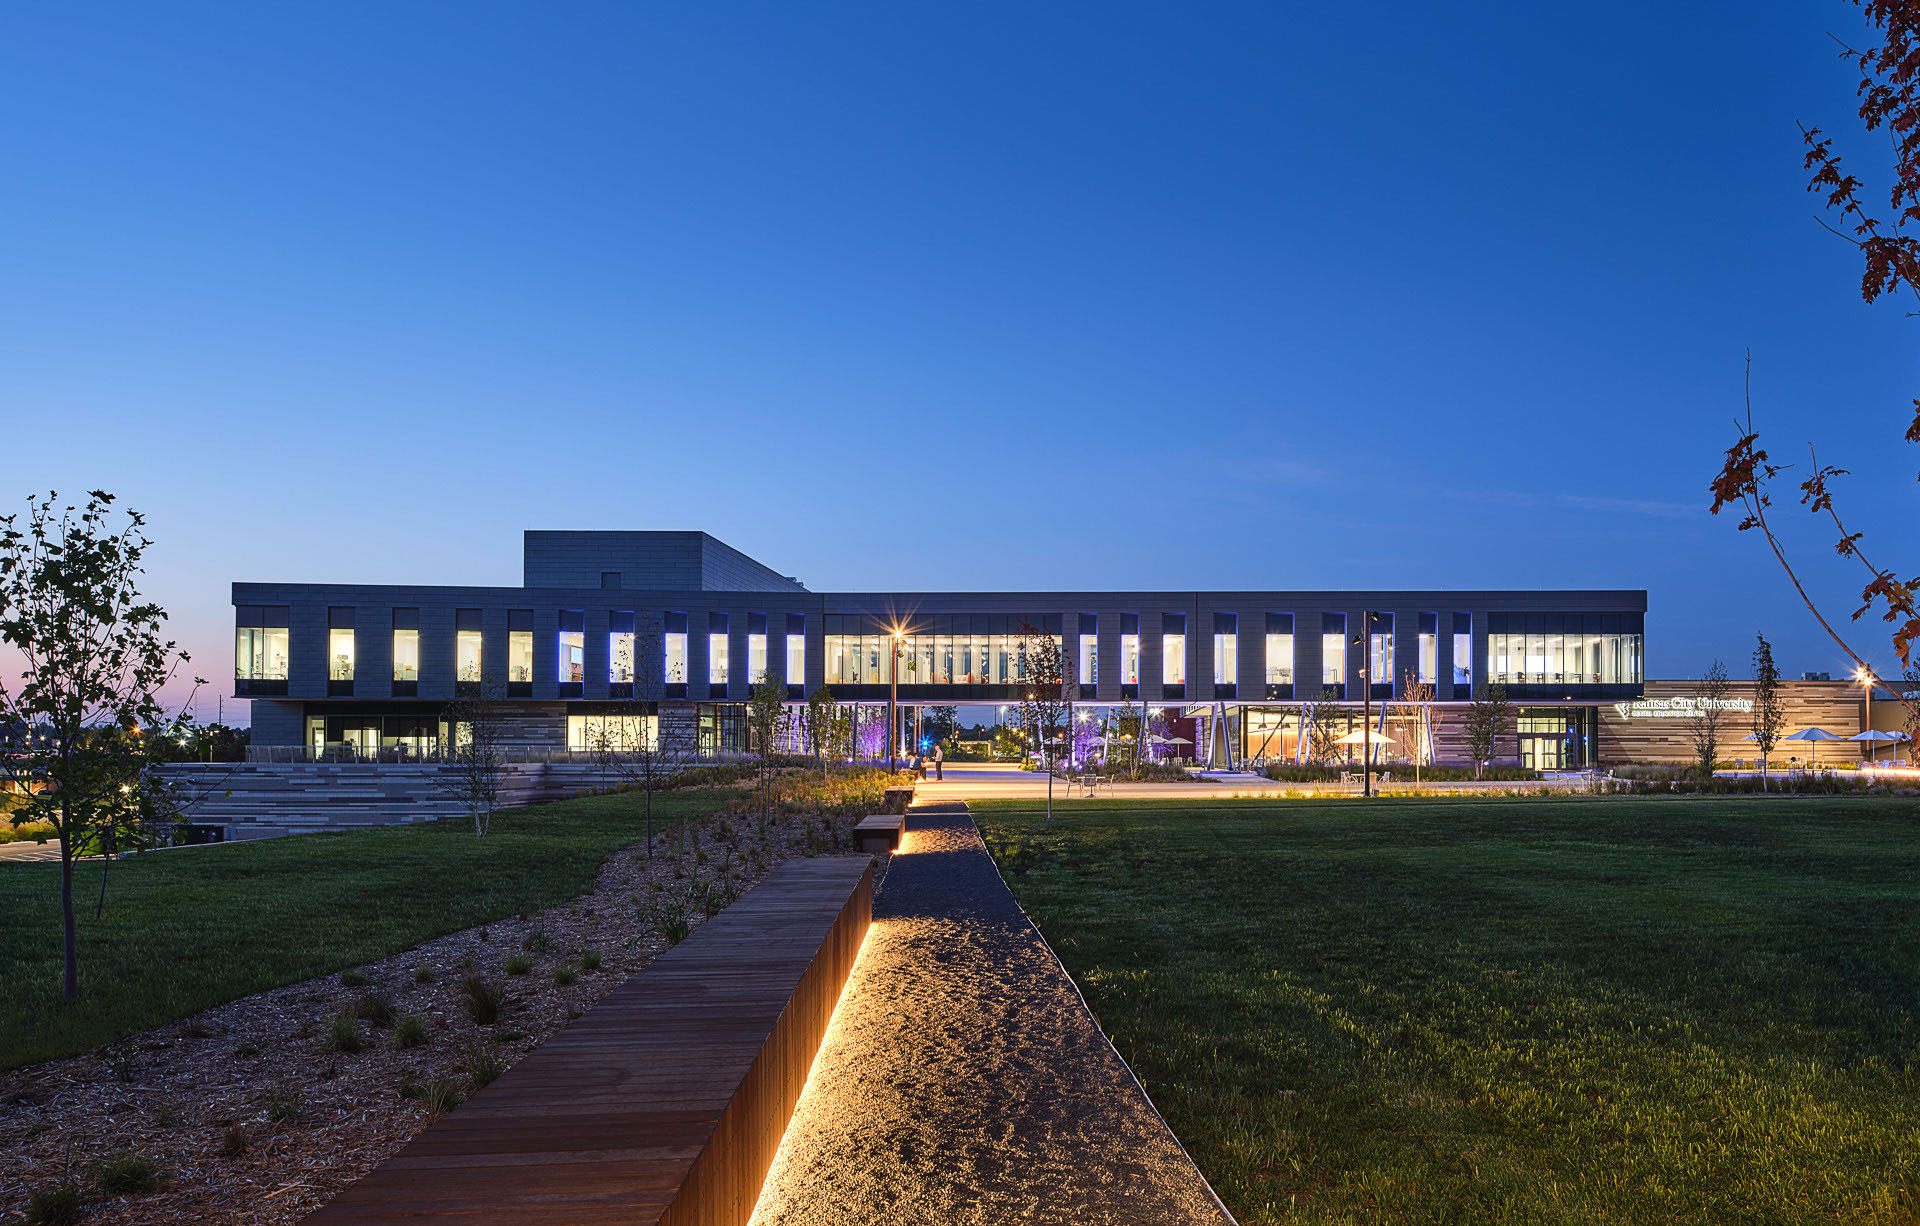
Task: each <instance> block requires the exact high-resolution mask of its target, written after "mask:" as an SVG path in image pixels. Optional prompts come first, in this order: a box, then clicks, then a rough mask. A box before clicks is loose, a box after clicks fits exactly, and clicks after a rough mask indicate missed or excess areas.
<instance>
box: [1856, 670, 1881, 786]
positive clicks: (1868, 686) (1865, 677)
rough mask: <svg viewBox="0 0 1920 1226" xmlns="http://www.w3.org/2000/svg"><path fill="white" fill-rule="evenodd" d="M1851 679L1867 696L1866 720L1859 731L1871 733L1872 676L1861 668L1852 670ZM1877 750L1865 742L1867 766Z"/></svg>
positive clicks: (1873, 745) (1871, 743)
mask: <svg viewBox="0 0 1920 1226" xmlns="http://www.w3.org/2000/svg"><path fill="white" fill-rule="evenodd" d="M1853 679H1854V680H1855V681H1858V682H1859V683H1860V684H1861V686H1862V687H1864V689H1865V690H1866V696H1867V718H1866V722H1865V726H1864V727H1863V728H1862V729H1861V731H1863V732H1872V731H1873V674H1872V673H1870V672H1868V671H1867V670H1866V668H1865V667H1864V666H1863V667H1860V668H1856V669H1854V670H1853ZM1878 748H1880V747H1879V746H1878V745H1876V744H1874V743H1873V742H1872V741H1868V742H1867V762H1868V764H1869V765H1871V764H1872V763H1873V761H1874V757H1873V754H1874V751H1875V750H1876V749H1878Z"/></svg>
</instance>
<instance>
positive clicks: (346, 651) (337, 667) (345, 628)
mask: <svg viewBox="0 0 1920 1226" xmlns="http://www.w3.org/2000/svg"><path fill="white" fill-rule="evenodd" d="M327 693H328V694H329V695H332V696H336V697H337V696H348V697H351V696H352V694H353V608H352V606H350V605H348V606H335V607H333V608H330V609H328V610H327Z"/></svg>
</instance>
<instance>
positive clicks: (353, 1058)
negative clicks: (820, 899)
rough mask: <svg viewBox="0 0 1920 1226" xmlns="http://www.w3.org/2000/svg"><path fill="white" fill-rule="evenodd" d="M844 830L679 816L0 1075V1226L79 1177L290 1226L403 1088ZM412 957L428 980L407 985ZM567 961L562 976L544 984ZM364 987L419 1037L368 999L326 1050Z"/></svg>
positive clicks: (608, 984)
mask: <svg viewBox="0 0 1920 1226" xmlns="http://www.w3.org/2000/svg"><path fill="white" fill-rule="evenodd" d="M850 830H851V823H850V822H849V821H847V820H844V819H828V818H821V817H804V816H787V817H776V818H773V819H771V820H770V821H766V822H762V821H761V820H760V819H758V818H756V817H753V816H751V815H744V816H743V815H739V814H734V815H719V816H715V817H709V818H705V819H702V820H699V821H697V822H688V823H685V824H683V825H682V826H679V827H676V828H675V829H674V830H672V831H670V832H668V833H665V834H662V835H659V836H657V837H656V838H655V840H654V848H653V857H652V859H651V861H649V860H648V858H647V857H646V855H645V851H646V849H645V847H644V845H643V844H635V845H633V846H632V847H628V848H626V849H624V850H622V851H620V852H618V853H616V854H615V855H613V856H612V857H610V858H609V859H608V861H607V863H606V864H605V865H603V866H602V867H601V871H600V874H599V877H598V879H597V880H596V882H595V884H594V888H593V889H592V890H590V891H589V892H587V893H585V894H582V895H581V896H580V897H578V898H576V899H574V900H573V901H571V902H569V903H567V904H565V905H563V906H559V907H555V908H553V909H551V910H548V911H543V912H537V913H532V914H527V915H522V916H519V917H517V918H513V919H508V920H504V921H498V922H495V923H491V924H487V925H485V926H483V927H479V928H470V929H467V930H466V931H464V932H456V933H452V934H450V935H448V936H444V937H440V938H438V939H436V940H432V941H428V942H426V943H425V944H423V945H419V946H416V947H414V948H412V949H409V950H406V951H404V952H402V953H398V954H395V955H393V956H392V957H389V958H385V959H382V960H381V961H379V962H375V963H371V964H369V965H367V966H365V967H362V968H360V972H361V974H362V975H364V977H365V983H364V985H363V986H351V987H350V986H348V985H346V984H344V983H342V982H341V979H339V978H327V979H310V980H307V981H306V982H304V983H296V984H292V985H289V986H287V987H284V988H276V989H274V990H273V991H269V992H262V993H260V994H258V995H255V996H249V997H245V998H243V999H241V1000H236V1001H233V1002H231V1003H229V1004H226V1005H222V1006H220V1007H218V1008H214V1009H209V1010H207V1011H205V1012H203V1013H200V1014H197V1015H195V1016H193V1017H191V1018H188V1019H185V1020H183V1021H181V1022H179V1023H176V1024H174V1025H171V1026H167V1027H165V1028H162V1029H159V1030H153V1031H148V1032H147V1033H145V1034H141V1035H136V1036H134V1037H133V1038H132V1039H130V1040H127V1041H126V1042H124V1043H122V1044H116V1045H114V1046H113V1047H110V1048H106V1049H102V1050H101V1051H97V1052H93V1053H89V1054H87V1055H84V1056H75V1057H72V1058H69V1059H63V1060H53V1061H49V1062H47V1063H45V1064H39V1065H33V1066H29V1067H26V1068H21V1069H15V1070H13V1071H11V1072H8V1073H0V1222H7V1221H11V1220H12V1219H13V1218H14V1217H15V1216H16V1215H19V1214H21V1213H23V1212H25V1211H26V1208H27V1204H28V1199H29V1197H30V1196H31V1195H32V1193H33V1192H35V1191H36V1190H40V1189H44V1188H50V1187H54V1186H57V1185H59V1184H61V1183H63V1182H68V1181H71V1182H72V1183H75V1184H77V1185H79V1186H80V1187H81V1188H82V1189H83V1195H84V1196H85V1197H86V1199H87V1200H88V1205H87V1208H86V1210H85V1211H84V1213H83V1215H82V1219H81V1220H83V1221H86V1222H89V1223H121V1222H127V1223H131V1222H143V1223H145V1222H228V1223H246V1224H247V1226H278V1224H281V1223H292V1222H296V1221H298V1220H299V1219H300V1218H301V1217H302V1216H303V1215H305V1214H307V1213H309V1212H311V1211H312V1210H313V1209H315V1208H317V1207H318V1206H319V1205H321V1204H323V1203H324V1202H326V1201H327V1200H328V1199H329V1198H330V1197H332V1196H333V1195H334V1194H336V1193H337V1192H339V1191H340V1190H341V1189H342V1188H344V1187H346V1186H347V1185H348V1184H350V1183H352V1182H353V1181H354V1180H356V1179H358V1178H359V1177H360V1176H361V1175H363V1174H365V1173H366V1172H367V1171H369V1170H371V1169H372V1168H373V1167H374V1166H376V1165H377V1164H379V1163H380V1162H381V1161H382V1160H383V1159H385V1158H387V1157H388V1156H390V1155H391V1154H393V1153H394V1152H395V1151H397V1150H398V1149H400V1147H401V1146H402V1145H404V1144H405V1143H406V1142H407V1140H408V1139H410V1138H411V1137H412V1136H413V1135H414V1134H415V1133H417V1132H419V1131H420V1130H421V1129H423V1128H424V1127H426V1125H427V1124H428V1123H429V1122H430V1121H431V1120H432V1119H433V1115H432V1114H431V1112H430V1111H429V1108H428V1106H427V1105H425V1104H423V1102H422V1101H421V1098H422V1095H421V1093H420V1089H421V1088H422V1087H430V1086H435V1083H440V1084H439V1085H438V1086H437V1087H436V1088H438V1089H440V1090H442V1091H445V1090H453V1091H455V1092H456V1093H458V1094H459V1095H461V1096H464V1095H466V1094H470V1093H471V1092H472V1091H473V1089H475V1088H477V1085H478V1084H483V1083H484V1081H485V1080H487V1079H488V1078H489V1074H491V1075H498V1072H499V1071H501V1070H503V1069H504V1068H506V1067H507V1066H510V1065H511V1064H512V1063H513V1062H514V1061H515V1060H517V1059H519V1058H520V1057H521V1056H522V1055H524V1054H526V1053H527V1052H528V1051H530V1050H532V1049H533V1048H534V1047H536V1046H538V1045H539V1044H540V1043H541V1042H542V1041H543V1040H545V1039H546V1038H547V1037H548V1036H549V1035H551V1034H553V1033H554V1032H555V1031H556V1030H558V1029H559V1028H560V1027H562V1026H565V1025H566V1024H567V1023H568V1022H569V1021H572V1020H573V1019H575V1018H577V1017H579V1016H580V1015H581V1014H582V1013H583V1012H584V1011H585V1010H586V1009H587V1008H589V1007H590V1006H591V1005H592V1004H593V1003H594V1002H595V1001H597V1000H598V999H599V998H600V997H601V996H603V995H605V994H606V993H607V992H609V991H611V990H612V989H613V988H615V987H617V986H618V985H619V984H620V983H622V982H623V981H624V980H626V979H627V978H628V977H629V976H630V975H632V974H633V973H634V972H635V971H637V970H639V969H640V968H641V967H644V966H645V965H646V964H647V963H648V962H650V961H652V960H653V958H654V957H655V956H656V955H657V954H659V953H660V951H661V950H663V949H665V948H666V947H667V939H666V935H665V934H664V932H663V928H664V927H666V926H667V925H663V923H662V921H661V919H660V916H662V915H672V914H684V915H685V917H686V919H687V920H688V921H689V922H690V923H691V924H693V925H698V924H700V923H701V922H703V921H704V919H705V918H706V907H705V905H704V903H702V902H699V901H693V902H689V901H688V900H689V895H690V893H693V894H695V895H697V893H698V887H699V886H702V885H706V886H710V887H711V888H712V889H713V891H714V896H713V902H714V904H715V910H716V911H717V910H718V909H719V907H720V905H721V904H722V903H723V902H724V901H727V900H729V890H731V892H732V895H733V896H737V894H738V893H743V892H745V891H746V890H747V889H749V888H751V887H752V886H753V885H754V884H755V883H757V882H758V881H759V880H760V879H761V878H762V877H764V876H765V875H766V874H767V872H768V870H770V869H771V868H772V867H773V866H774V865H776V864H778V863H780V862H781V861H783V860H786V859H789V858H792V857H795V856H802V855H808V854H814V853H818V852H834V853H839V854H847V853H850V852H851V851H852V841H851V836H850ZM880 859H881V863H880V867H879V870H877V871H884V869H885V864H886V857H884V856H882V857H881V858H880ZM589 951H597V952H598V954H599V955H600V958H601V961H600V965H599V967H598V969H596V970H586V969H584V968H583V966H582V961H581V956H582V955H583V954H588V953H589ZM516 956H518V957H523V958H525V959H527V960H528V961H530V962H531V964H532V965H531V968H530V969H529V970H528V972H527V973H526V974H524V975H513V974H509V973H507V969H506V964H507V962H508V960H509V959H510V958H514V957H516ZM423 967H424V968H426V971H425V974H427V975H429V976H430V978H428V979H420V978H416V975H417V974H419V973H421V972H420V968H423ZM556 969H559V970H560V976H559V977H558V978H556V975H555V971H556ZM569 971H570V972H572V973H573V974H574V975H575V976H576V977H575V978H574V979H573V981H572V982H571V983H567V982H562V980H564V979H565V978H566V976H567V974H568V972H569ZM469 974H478V975H481V976H484V977H485V979H487V980H488V981H490V982H491V983H493V984H494V985H497V986H501V987H504V988H505V989H506V991H507V995H508V999H507V1002H506V1004H505V1006H504V1007H503V1008H502V1010H501V1012H500V1016H499V1018H498V1020H497V1021H496V1022H495V1023H494V1024H491V1025H478V1024H476V1023H475V1022H474V1020H473V1019H472V1018H471V1017H470V1016H469V1008H468V997H467V996H466V995H465V994H463V992H462V981H463V979H464V978H465V977H466V976H468V975H469ZM369 998H375V999H377V1000H378V1001H380V1002H385V1004H387V1005H389V1006H390V1007H391V1010H392V1013H393V1014H394V1015H395V1016H396V1017H399V1016H404V1015H408V1014H413V1015H417V1016H418V1017H419V1018H421V1019H422V1020H423V1021H424V1028H425V1033H426V1036H427V1041H426V1042H425V1043H423V1044H422V1045H420V1046H417V1047H412V1048H407V1049H402V1048H400V1047H399V1046H397V1045H396V1042H395V1037H396V1030H395V1028H394V1025H393V1024H392V1023H390V1022H385V1018H384V1014H383V1012H382V1010H381V1009H380V1007H379V1005H378V1004H365V1005H363V1007H361V1008H360V1009H359V1010H358V1012H360V1013H361V1014H362V1015H363V1018H362V1019H357V1020H356V1021H355V1023H354V1029H355V1031H356V1032H357V1033H358V1034H359V1036H360V1037H361V1039H362V1041H363V1043H364V1046H363V1047H362V1048H361V1050H359V1051H357V1052H347V1051H341V1050H337V1049H336V1045H335V1044H334V1042H333V1040H332V1036H333V1033H334V1031H335V1029H336V1026H338V1025H340V1023H338V1021H337V1019H338V1018H339V1016H340V1015H341V1013H342V1010H343V1009H353V1008H354V1006H355V1005H356V1003H357V1002H366V1001H368V1000H369ZM381 1023H385V1024H381ZM123 1074H125V1075H126V1076H127V1077H129V1078H130V1079H129V1080H122V1079H121V1078H122V1075H123ZM127 1151H132V1152H134V1153H138V1154H141V1155H145V1156H147V1157H149V1158H151V1159H153V1160H154V1161H155V1163H156V1164H157V1165H158V1167H159V1170H160V1184H159V1188H158V1190H157V1191H153V1192H149V1193H146V1194H143V1195H132V1196H125V1195H123V1196H109V1195H106V1194H104V1193H101V1192H99V1191H98V1190H97V1189H96V1188H95V1187H94V1186H93V1185H94V1178H93V1175H94V1172H95V1170H96V1169H97V1167H98V1165H99V1163H100V1162H101V1161H102V1160H103V1159H105V1158H107V1157H109V1156H110V1155H113V1154H117V1153H124V1152H127Z"/></svg>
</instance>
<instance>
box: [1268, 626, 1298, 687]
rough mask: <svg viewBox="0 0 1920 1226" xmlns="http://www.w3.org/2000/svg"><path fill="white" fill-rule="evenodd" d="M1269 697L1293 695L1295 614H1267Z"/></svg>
mask: <svg viewBox="0 0 1920 1226" xmlns="http://www.w3.org/2000/svg"><path fill="white" fill-rule="evenodd" d="M1267 697H1268V698H1291V697H1293V614H1291V613H1269V614H1267Z"/></svg>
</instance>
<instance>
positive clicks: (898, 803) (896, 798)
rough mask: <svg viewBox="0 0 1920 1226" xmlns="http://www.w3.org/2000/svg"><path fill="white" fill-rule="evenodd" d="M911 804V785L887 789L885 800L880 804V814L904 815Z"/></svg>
mask: <svg viewBox="0 0 1920 1226" xmlns="http://www.w3.org/2000/svg"><path fill="white" fill-rule="evenodd" d="M912 803H913V785H912V784H907V785H905V786H903V787H894V788H888V789H887V794H886V798H885V799H883V800H882V801H881V802H880V811H881V812H882V813H905V812H906V811H907V807H908V806H909V805H911V804H912Z"/></svg>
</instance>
